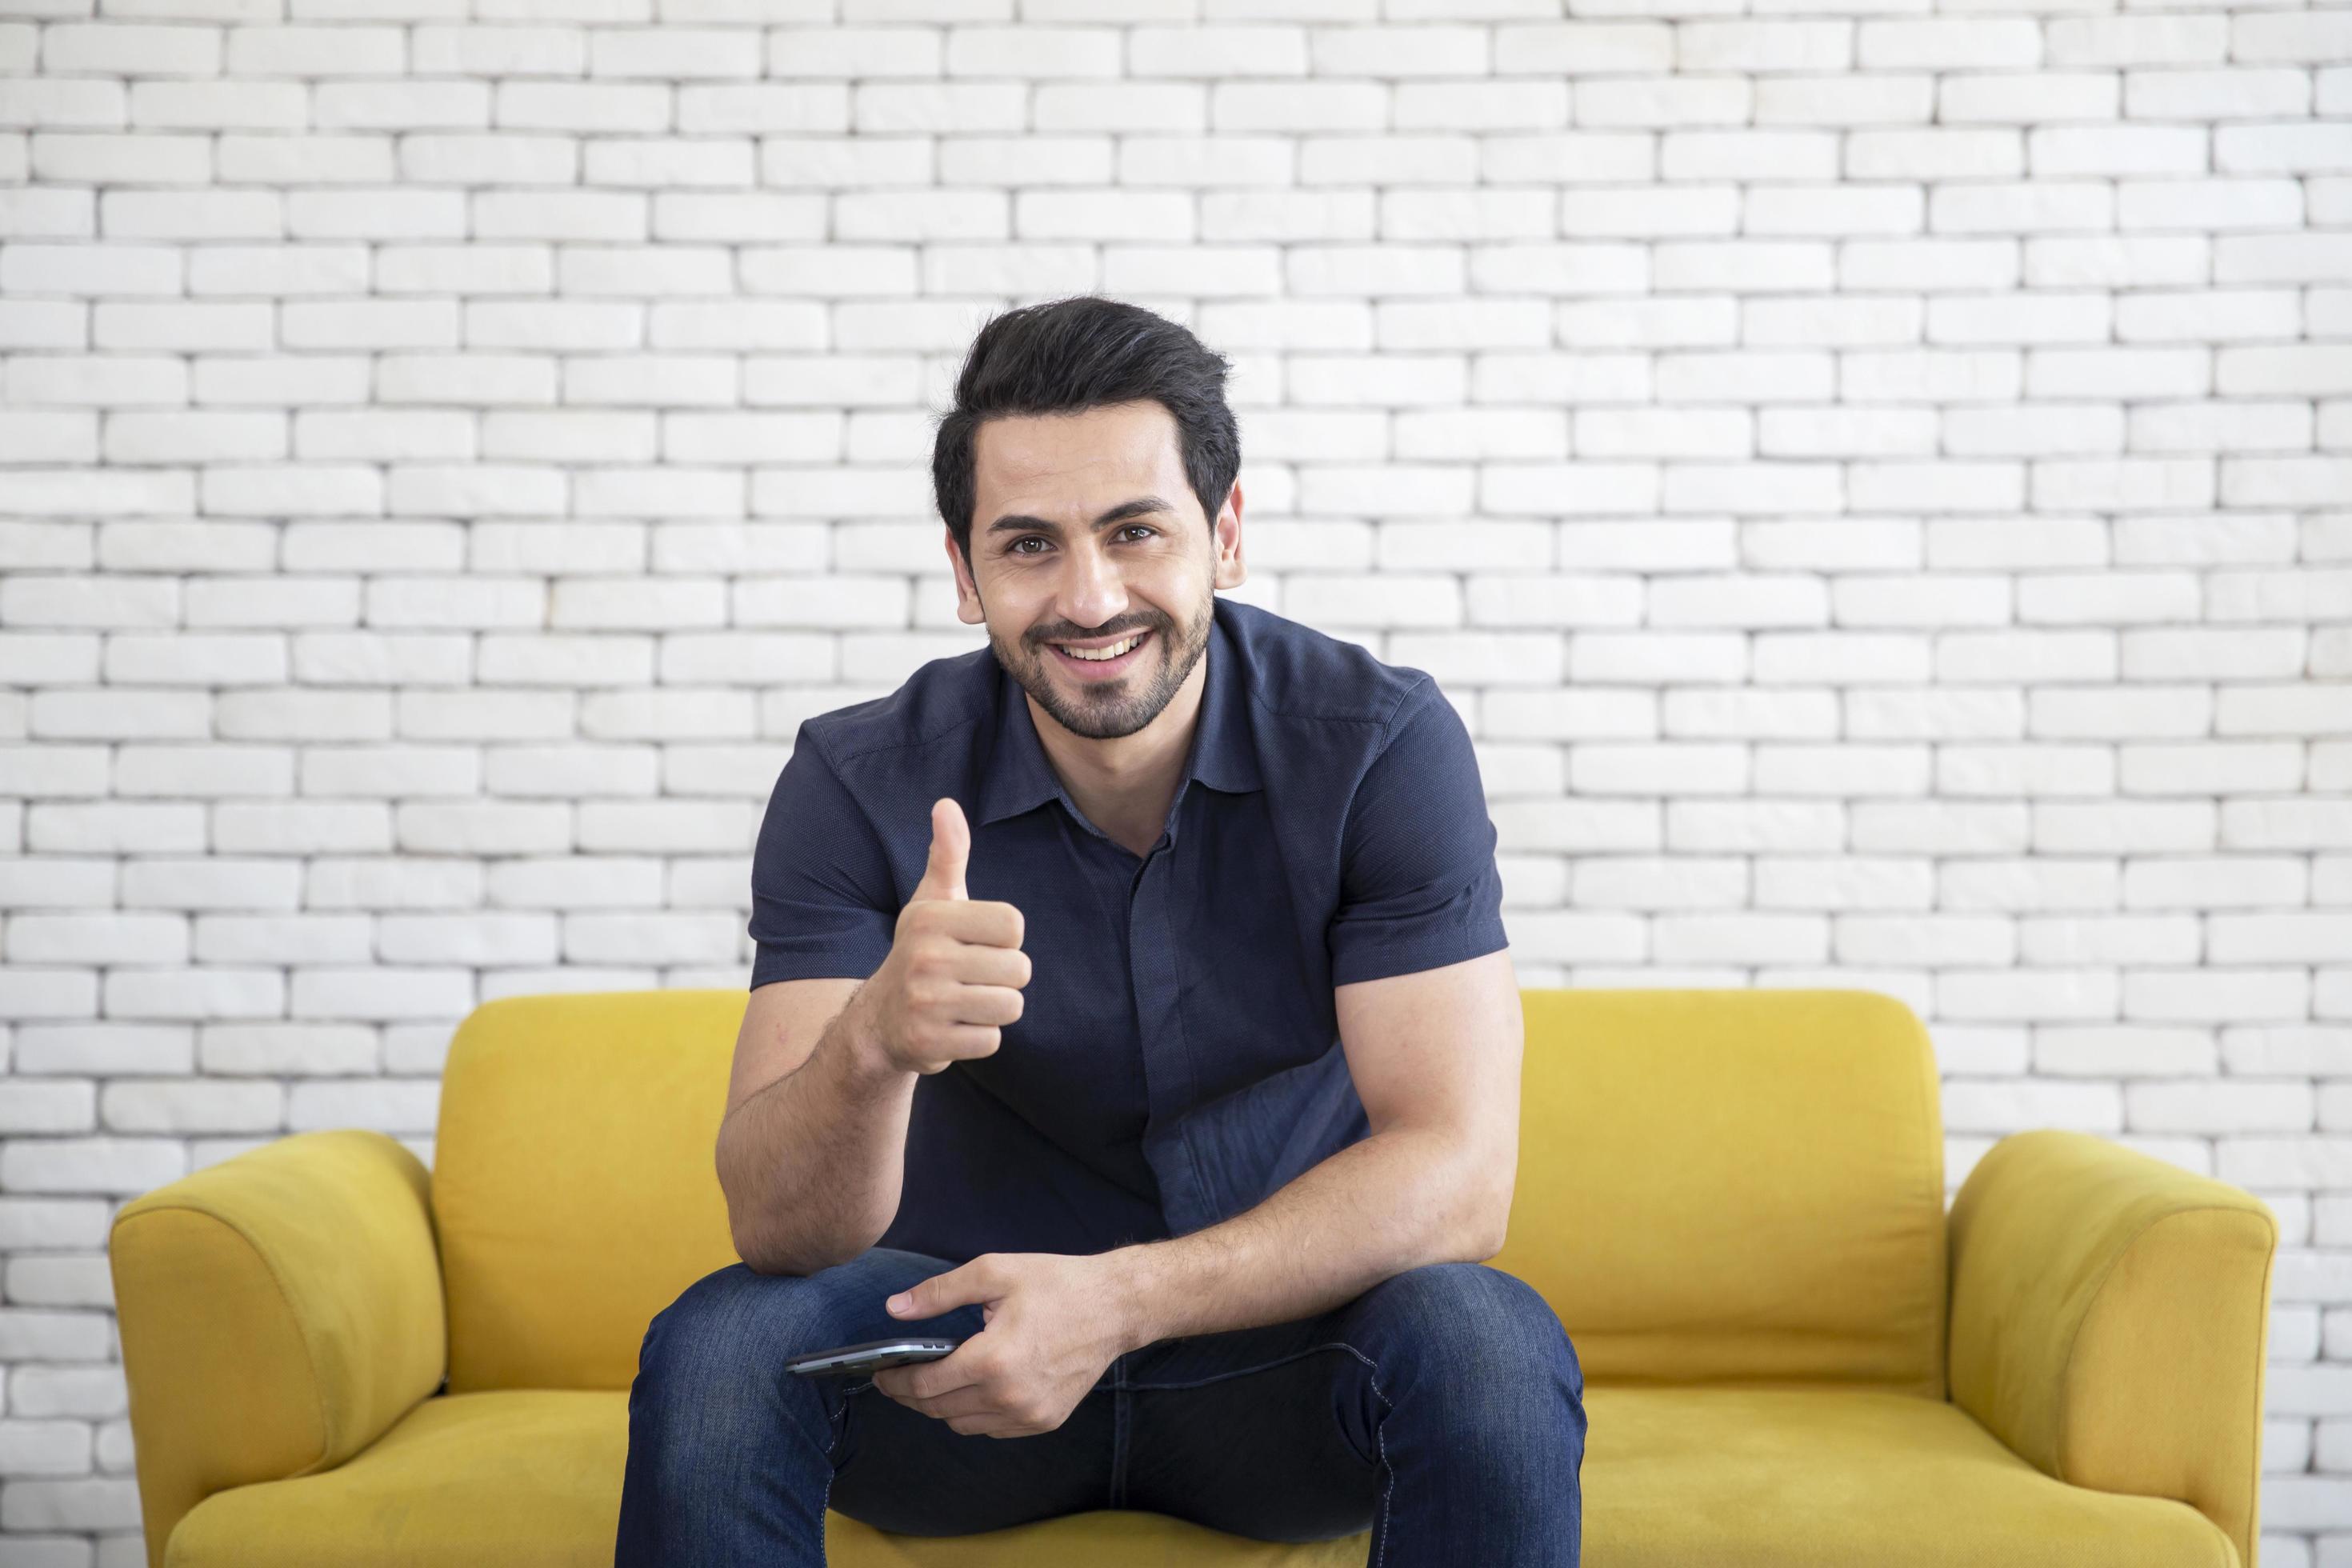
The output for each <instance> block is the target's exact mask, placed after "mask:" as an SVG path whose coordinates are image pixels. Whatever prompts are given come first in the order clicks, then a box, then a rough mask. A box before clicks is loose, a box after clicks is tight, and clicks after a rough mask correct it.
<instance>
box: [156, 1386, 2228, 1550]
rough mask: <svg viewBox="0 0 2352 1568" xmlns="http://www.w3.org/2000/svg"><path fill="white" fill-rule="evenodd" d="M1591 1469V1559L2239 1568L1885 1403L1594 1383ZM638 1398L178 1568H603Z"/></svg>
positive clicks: (436, 1445) (393, 1483)
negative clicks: (319, 1567) (321, 1567)
mask: <svg viewBox="0 0 2352 1568" xmlns="http://www.w3.org/2000/svg"><path fill="white" fill-rule="evenodd" d="M1585 1404H1586V1411H1587V1414H1588V1415H1589V1416H1590V1418H1591V1421H1590V1427H1589V1431H1588V1434H1587V1445H1588V1446H1587V1448H1586V1451H1585V1458H1584V1465H1583V1469H1582V1473H1581V1479H1582V1483H1583V1488H1584V1542H1583V1548H1584V1550H1583V1561H1584V1562H1585V1563H1589V1564H1591V1568H1689V1565H1690V1564H1693V1563H1709V1564H1714V1565H1716V1568H1927V1565H1929V1564H1936V1565H1941V1564H1948V1563H2001V1564H2003V1565H2004V1568H2062V1565H2063V1568H2234V1565H2235V1563H2236V1561H2237V1558H2236V1554H2235V1552H2232V1551H2231V1547H2230V1544H2229V1542H2228V1539H2227V1538H2226V1537H2224V1536H2223V1535H2222V1534H2221V1531H2219V1530H2217V1529H2216V1528H2215V1527H2214V1526H2213V1525H2212V1524H2211V1523H2210V1521H2207V1520H2206V1519H2205V1518H2204V1517H2203V1516H2202V1515H2200V1514H2199V1513H2198V1512H2197V1511H2196V1510H2194V1509H2192V1508H2190V1507H2189V1505H2188V1504H2187V1503H2183V1502H2176V1501H2173V1500H2169V1499H2161V1498H2138V1497H2124V1496H2120V1495H2117V1494H2116V1493H2111V1492H2099V1491H2091V1490H2087V1489H2084V1488H2080V1487H2070V1486H2067V1485H2064V1484H2063V1483H2062V1482H2059V1481H2054V1480H2052V1479H2050V1478H2049V1477H2047V1476H2044V1475H2042V1473H2041V1472H2040V1471H2038V1470H2036V1469H2034V1468H2032V1467H2031V1466H2029V1465H2027V1464H2026V1463H2024V1461H2022V1460H2021V1459H2019V1458H2017V1456H2016V1455H2014V1454H2012V1453H2011V1452H2010V1451H2009V1450H2008V1449H2007V1448H2004V1447H2001V1445H2000V1443H1999V1442H1997V1441H1995V1440H1994V1439H1993V1438H1992V1437H1991V1436H1990V1435H1989V1434H1988V1433H1986V1431H1985V1430H1984V1429H1983V1428H1982V1427H1980V1426H1978V1425H1977V1424H1976V1423H1975V1422H1974V1421H1973V1420H1971V1419H1970V1418H1969V1416H1968V1415H1966V1414H1965V1413H1963V1412H1961V1411H1960V1410H1958V1408H1956V1407H1955V1406H1953V1405H1948V1404H1944V1403H1941V1402H1939V1401H1935V1400H1927V1399H1919V1398H1915V1397H1912V1396H1910V1395H1906V1394H1888V1393H1884V1392H1878V1391H1871V1390H1854V1389H1837V1388H1826V1387H1812V1388H1784V1389H1764V1388H1747V1389H1740V1388H1725V1387H1717V1388H1703V1389H1691V1388H1654V1389H1643V1388H1595V1387H1592V1386H1591V1385H1590V1384H1587V1386H1586V1391H1585ZM627 1442H628V1396H627V1395H626V1394H617V1393H594V1392H583V1391H517V1392H510V1393H501V1394H444V1395H442V1396H440V1397H438V1398H434V1399H428V1400H425V1402H424V1403H423V1404H421V1405H418V1406H417V1407H416V1408H415V1410H413V1411H411V1412H410V1413H409V1414H408V1415H406V1416H404V1418H403V1419H402V1420H401V1421H400V1423H399V1424H398V1425H396V1426H394V1428H393V1429H392V1430H391V1431H390V1432H387V1433H386V1434H384V1436H383V1438H382V1439H381V1440H379V1441H378V1442H377V1443H376V1445H375V1446H374V1447H372V1448H370V1449H368V1450H367V1451H366V1452H364V1453H362V1454H361V1455H360V1456H359V1457H358V1458H355V1459H353V1460H352V1461H351V1462H350V1463H348V1464H346V1465H344V1466H342V1467H341V1468H339V1469H335V1470H331V1471H328V1472H326V1473H324V1474H321V1475H315V1476H303V1477H299V1478H297V1479H292V1480H284V1481H269V1482H265V1483H262V1484H260V1485H257V1486H248V1487H238V1488H236V1489H232V1490H229V1491H225V1492H218V1493H215V1495H214V1496H212V1497H211V1498H208V1499H206V1500H205V1501H204V1502H203V1503H201V1504H199V1505H198V1506H197V1507H196V1508H195V1510H194V1511H193V1512H191V1513H189V1514H188V1515H187V1517H186V1518H185V1519H184V1520H182V1521H181V1522H180V1525H179V1528H178V1529H177V1530H175V1531H173V1534H172V1540H171V1545H170V1550H169V1552H168V1553H167V1554H166V1556H165V1558H164V1563H165V1568H316V1564H319V1563H335V1564H336V1565H337V1568H443V1565H446V1568H475V1565H477V1564H481V1563H498V1564H500V1565H501V1568H558V1565H562V1568H591V1565H593V1568H604V1565H605V1564H609V1563H611V1562H612V1560H613V1541H614V1534H615V1532H616V1531H617V1529H618V1527H619V1523H620V1513H621V1475H622V1470H623V1465H624V1460H625V1456H626V1450H627ZM1369 1542H1370V1537H1369V1536H1365V1535H1357V1536H1349V1537H1344V1538H1342V1539H1340V1540H1338V1541H1329V1542H1315V1543H1312V1544H1308V1545H1276V1544H1272V1543H1268V1542H1254V1541H1244V1540H1241V1539H1239V1538H1237V1537H1234V1536H1229V1535H1223V1534H1219V1533H1216V1532H1214V1531H1207V1530H1203V1529H1202V1528H1200V1527H1199V1526H1197V1525H1192V1524H1189V1523H1185V1522H1183V1521H1178V1520H1174V1519H1170V1518H1167V1517H1165V1516H1163V1515H1160V1514H1148V1513H1139V1512H1130V1511H1125V1510H1120V1511H1110V1510H1102V1511H1097V1512H1092V1513H1083V1514H1074V1515H1070V1516H1068V1517H1066V1518H1062V1519H1055V1520H1048V1521H1043V1522H1040V1523H1037V1524H1031V1525H1024V1526H1022V1527H1020V1528H1019V1529H1017V1530H1004V1531H992V1532H990V1533H988V1534H985V1535H975V1536H961V1537H938V1538H922V1537H914V1536H892V1535H885V1534H883V1533H882V1532H881V1531H876V1530H872V1529H869V1528H868V1527H866V1526H865V1525H863V1524H860V1523H857V1522H856V1521H853V1520H850V1519H848V1518H845V1516H843V1515H842V1514H840V1513H837V1512H836V1513H833V1514H830V1515H828V1516H827V1548H828V1550H827V1560H828V1561H829V1562H831V1563H835V1564H837V1565H841V1568H1099V1565H1100V1564H1104V1563H1118V1564H1120V1565H1121V1568H1163V1565H1164V1568H1175V1565H1177V1564H1201V1565H1202V1568H1206V1565H1208V1564H1219V1565H1223V1568H1243V1565H1247V1568H1341V1565H1343V1564H1344V1565H1347V1568H1355V1565H1358V1564H1360V1563H1363V1561H1364V1556H1365V1552H1366V1550H1367V1547H1368V1545H1369Z"/></svg>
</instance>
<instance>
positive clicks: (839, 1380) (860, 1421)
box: [813, 1247, 1111, 1535]
mask: <svg viewBox="0 0 2352 1568" xmlns="http://www.w3.org/2000/svg"><path fill="white" fill-rule="evenodd" d="M861 1264H862V1265H865V1266H866V1267H865V1268H864V1270H863V1271H862V1273H861V1274H860V1275H859V1276H858V1278H857V1282H856V1287H855V1289H852V1290H850V1291H848V1292H846V1295H847V1298H848V1300H849V1301H850V1303H851V1305H850V1307H849V1308H848V1309H847V1310H845V1313H844V1315H842V1316H841V1317H839V1318H837V1319H835V1323H836V1325H837V1331H838V1333H839V1335H840V1337H839V1338H837V1339H835V1340H834V1341H832V1343H834V1344H856V1343H858V1342H862V1341H866V1340H878V1339H882V1338H884V1337H886V1336H887V1335H891V1334H898V1333H916V1334H923V1333H937V1334H943V1335H946V1336H948V1337H950V1338H952V1339H970V1338H971V1336H973V1335H975V1334H978V1333H980V1332H982V1330H983V1329H984V1328H985V1327H986V1320H985V1317H984V1315H983V1314H982V1310H981V1309H980V1308H979V1307H977V1306H967V1307H959V1308H956V1309H955V1310H952V1311H950V1312H945V1313H942V1314H940V1316H938V1317H935V1318H918V1319H904V1318H894V1317H892V1316H891V1315H890V1314H889V1312H888V1311H887V1310H884V1308H883V1305H882V1303H883V1301H884V1300H886V1299H887V1297H889V1296H891V1295H892V1294H894V1293H895V1292H897V1291H899V1290H903V1289H906V1288H907V1287H908V1286H910V1285H913V1284H915V1283H916V1282H918V1281H919V1280H923V1279H929V1278H930V1277H931V1276H932V1275H934V1274H944V1273H946V1272H947V1271H948V1270H949V1269H950V1268H953V1267H955V1266H954V1265H953V1264H951V1263H949V1262H947V1261H945V1260H943V1259H940V1258H931V1257H928V1256H926V1255H924V1254H921V1253H912V1252H903V1251H898V1249H896V1248H890V1247H874V1248H870V1249H868V1250H867V1251H866V1253H865V1254H863V1255H862V1256H861V1257H860V1258H856V1259H854V1260H852V1261H851V1262H849V1263H846V1264H843V1265H841V1268H859V1266H860V1265H861ZM826 1272H827V1273H832V1272H835V1270H830V1269H828V1270H826ZM813 1348H821V1347H813ZM824 1381H827V1382H829V1383H831V1384H835V1394H837V1397H838V1399H839V1401H840V1410H841V1426H840V1434H841V1436H840V1443H839V1447H838V1448H837V1450H836V1452H835V1473H834V1479H833V1490H832V1493H831V1495H830V1497H829V1498H828V1503H829V1505H830V1506H831V1507H833V1508H835V1509H837V1510H840V1511H841V1512H842V1513H845V1514H846V1515H848V1516H849V1517H850V1518H852V1519H855V1520H856V1521H859V1522H861V1523H864V1524H870V1525H872V1526H874V1527H875V1528H876V1529H877V1530H887V1531H894V1532H896V1533H898V1534H902V1535H968V1534H971V1533H973V1532H975V1531H984V1530H1002V1529H1005V1528H1007V1527H1009V1526H1012V1525H1016V1524H1026V1523H1028V1522H1029V1521H1033V1520H1039V1519H1053V1518H1057V1517H1059V1516H1060V1515H1062V1514H1066V1513H1077V1512H1081V1511H1084V1510H1087V1509H1097V1508H1101V1507H1103V1506H1104V1505H1105V1499H1106V1497H1107V1495H1108V1484H1109V1473H1108V1472H1109V1465H1110V1425H1111V1409H1110V1394H1109V1378H1108V1374H1106V1376H1105V1378H1104V1380H1103V1384H1102V1385H1101V1387H1100V1388H1099V1389H1098V1390H1097V1392H1095V1393H1092V1394H1087V1396H1086V1397H1085V1398H1084V1399H1082V1400H1080V1401H1079V1402H1078V1405H1077V1407H1076V1409H1074V1410H1072V1411H1071V1412H1070V1415H1069V1418H1068V1419H1067V1420H1066V1421H1064V1422H1063V1423H1062V1425H1061V1426H1057V1427H1055V1429H1054V1430H1053V1431H1051V1432H1040V1433H1036V1434H1034V1435H1033V1436H1025V1437H991V1436H985V1435H982V1434H977V1433H961V1432H958V1431H956V1430H955V1429H954V1428H953V1427H951V1426H949V1425H948V1424H947V1423H946V1422H945V1421H943V1420H941V1419H940V1418H939V1417H938V1416H935V1415H924V1414H923V1413H922V1412H921V1411H919V1410H911V1409H909V1408H908V1407H907V1406H906V1405H901V1404H899V1403H898V1401H897V1400H895V1399H893V1398H891V1397H890V1396H889V1395H888V1394H885V1393H883V1392H882V1391H881V1390H880V1389H879V1388H877V1387H876V1386H875V1385H874V1380H873V1379H872V1378H871V1377H870V1376H859V1377H836V1378H831V1379H826V1380H824Z"/></svg>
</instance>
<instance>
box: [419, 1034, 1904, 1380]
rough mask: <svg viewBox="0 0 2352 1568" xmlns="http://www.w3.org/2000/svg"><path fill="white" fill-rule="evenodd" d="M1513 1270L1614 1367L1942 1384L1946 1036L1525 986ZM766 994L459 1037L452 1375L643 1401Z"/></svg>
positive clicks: (444, 1127) (710, 1191) (449, 1195)
mask: <svg viewBox="0 0 2352 1568" xmlns="http://www.w3.org/2000/svg"><path fill="white" fill-rule="evenodd" d="M1523 1001H1524V1005H1525V1009H1526V1015H1527V1051H1526V1058H1525V1068H1524V1071H1523V1074H1522V1090H1521V1117H1520V1122H1521V1131H1520V1139H1519V1172H1518V1180H1517V1187H1516V1190H1515V1194H1514V1198H1513V1204H1512V1211H1511V1227H1510V1237H1509V1240H1508V1242H1507V1245H1506V1247H1505V1248H1504V1250H1503V1252H1502V1253H1501V1254H1500V1255H1498V1256H1497V1257H1496V1258H1495V1259H1494V1260H1493V1261H1494V1263H1495V1266H1496V1267H1497V1268H1507V1269H1508V1270H1509V1271H1510V1272H1512V1273H1514V1274H1517V1275H1518V1276H1519V1277H1521V1278H1522V1279H1526V1280H1528V1282H1529V1283H1530V1284H1532V1285H1534V1286H1536V1287H1537V1289H1539V1290H1541V1291H1542V1292H1543V1294H1544V1296H1545V1298H1546V1299H1547V1300H1549V1301H1550V1302H1551V1304H1552V1306H1553V1308H1554V1309H1555V1310H1557V1311H1558V1312H1559V1315H1560V1320H1561V1321H1562V1322H1563V1323H1565V1324H1566V1325H1567V1326H1568V1329H1569V1331H1570V1335H1571V1336H1572V1338H1573V1339H1574V1341H1575V1343H1576V1347H1577V1352H1578V1358H1579V1361H1580V1364H1581V1365H1582V1367H1583V1369H1584V1373H1585V1375H1586V1377H1587V1379H1588V1380H1590V1381H1593V1382H1662V1383H1695V1382H1731V1381H1745V1382H1774V1381H1790V1382H1821V1381H1831V1382H1845V1383H1867V1384H1879V1385H1885V1386H1888V1387H1891V1388H1895V1389H1902V1390H1907V1391H1912V1392H1917V1393H1920V1394H1927V1395H1928V1396H1930V1397H1935V1398H1941V1397H1942V1396H1943V1345H1944V1312H1945V1286H1944V1279H1945V1263H1944V1205H1943V1139H1942V1130H1941V1121H1940V1117H1939V1113H1938V1108H1937V1076H1936V1066H1935V1059H1934V1057H1933V1054H1932V1052H1931V1050H1930V1048H1929V1047H1928V1043H1927V1032H1926V1030H1925V1029H1924V1028H1923V1027H1922V1026H1920V1024H1919V1021H1918V1019H1917V1018H1916V1016H1914V1015H1913V1014H1912V1013H1911V1012H1910V1010H1909V1009H1907V1008H1906V1007H1905V1006H1904V1005H1902V1004H1901V1003H1900V1002H1897V1001H1895V1000H1894V999H1892V998H1890V997H1886V996H1883V995H1880V994H1875V993H1872V992H1864V991H1842V990H1810V991H1799V990H1738V991H1733V990H1725V991H1704V990H1698V991H1694V990H1586V991H1575V990H1566V991H1555V990H1529V991H1528V992H1526V993H1525V994H1524V997H1523ZM743 1006H744V993H742V992H740V991H738V990H732V989H727V990H678V991H627V992H603V993H586V994H548V995H535V996H516V997H509V998H506V999H503V1000H500V1001H496V1002H490V1003H487V1004H485V1005H483V1006H481V1007H479V1008H478V1009H476V1010H475V1012H474V1013H473V1014H472V1015H471V1016H468V1017H467V1019H466V1020H465V1022H464V1023H463V1024H462V1025H461V1026H459V1028H458V1030H457V1036H456V1037H455V1038H454V1039H453V1040H452V1041H451V1043H450V1047H449V1059H448V1064H447V1066H446V1068H445V1070H444V1072H443V1076H442V1086H441V1110H440V1125H439V1130H438V1132H437V1135H436V1140H435V1146H434V1170H433V1207H434V1215H435V1220H436V1226H437V1228H438V1233H439V1241H440V1246H441V1253H442V1265H443V1273H444V1277H445V1279H446V1286H447V1290H448V1306H449V1387H450V1390H451V1391H452V1392H454V1393H462V1392H467V1391H470V1390H474V1389H481V1388H526V1387H528V1388H607V1389H625V1388H626V1387H628V1386H629V1384H630V1382H631V1380H632V1379H634V1378H635V1375H636V1369H637V1351H638V1347H639V1345H640V1343H641V1342H642V1341H643V1339H644V1336H645V1331H646V1324H647V1323H648V1322H650V1321H652V1319H653V1316H654V1314H655V1313H656V1312H658V1311H659V1310H661V1309H662V1308H664V1307H666V1306H667V1305H668V1304H669V1303H670V1302H671V1301H672V1300H676V1299H677V1294H678V1293H679V1292H680V1291H682V1290H684V1289H686V1287H687V1286H688V1285H690V1284H692V1283H693V1282H694V1281H695V1280H696V1279H700V1278H701V1277H702V1276H703V1275H705V1274H708V1273H709V1272H710V1271H711V1270H713V1269H715V1268H722V1267H724V1266H726V1265H727V1264H730V1263H732V1262H734V1261H736V1254H735V1249H734V1244H733V1241H732V1239H731V1238H730V1234H729V1231H728V1226H727V1207H726V1200H725V1198H724V1197H723V1195H722V1194H721V1193H720V1191H719V1180H718V1174H717V1170H716V1167H715V1165H714V1163H713V1160H712V1152H713V1145H714V1142H715V1140H716V1138H717V1136H718V1131H719V1118H720V1116H721V1114H722V1113H723V1111H724V1110H725V1101H726V1093H727V1079H728V1067H729V1062H730V1058H731V1057H732V1055H733V1051H734V1044H735V1034H736V1030H737V1028H738V1027H739V1026H740V1024H741V1021H742V1016H743Z"/></svg>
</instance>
